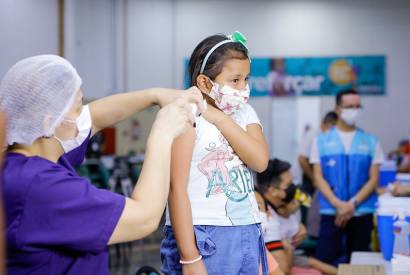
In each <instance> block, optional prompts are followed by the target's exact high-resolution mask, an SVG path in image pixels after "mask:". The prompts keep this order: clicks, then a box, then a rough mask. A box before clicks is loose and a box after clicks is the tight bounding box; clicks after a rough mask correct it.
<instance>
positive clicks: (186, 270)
mask: <svg viewBox="0 0 410 275" xmlns="http://www.w3.org/2000/svg"><path fill="white" fill-rule="evenodd" d="M182 274H183V275H208V272H207V271H206V267H205V264H204V262H203V261H202V260H200V261H198V262H195V263H193V264H185V265H182Z"/></svg>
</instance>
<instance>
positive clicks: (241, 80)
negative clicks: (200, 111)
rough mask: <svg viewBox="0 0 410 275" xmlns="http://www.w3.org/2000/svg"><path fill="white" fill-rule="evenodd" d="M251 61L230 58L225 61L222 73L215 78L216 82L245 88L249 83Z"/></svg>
mask: <svg viewBox="0 0 410 275" xmlns="http://www.w3.org/2000/svg"><path fill="white" fill-rule="evenodd" d="M250 67H251V66H250V63H249V60H248V59H247V58H246V59H229V60H227V61H225V63H224V66H223V68H222V71H221V73H220V74H219V75H218V76H217V77H216V78H215V82H216V83H218V84H222V85H228V86H230V87H232V88H234V89H236V90H244V89H245V88H246V85H247V84H248V80H249V74H250V71H251V70H250Z"/></svg>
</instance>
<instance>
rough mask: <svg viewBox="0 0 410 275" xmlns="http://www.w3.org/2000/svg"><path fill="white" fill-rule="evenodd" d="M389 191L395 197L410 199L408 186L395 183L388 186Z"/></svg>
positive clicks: (409, 185)
mask: <svg viewBox="0 0 410 275" xmlns="http://www.w3.org/2000/svg"><path fill="white" fill-rule="evenodd" d="M389 191H390V193H391V194H392V195H393V196H395V197H410V184H404V183H401V182H399V181H396V182H395V183H393V184H391V185H390V186H389Z"/></svg>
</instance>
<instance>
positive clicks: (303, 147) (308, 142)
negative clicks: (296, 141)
mask: <svg viewBox="0 0 410 275" xmlns="http://www.w3.org/2000/svg"><path fill="white" fill-rule="evenodd" d="M318 133H319V131H318V130H314V129H311V130H309V131H308V132H307V133H306V134H305V135H304V136H303V137H302V139H301V141H300V145H299V155H302V156H304V157H307V158H309V156H310V152H311V151H312V144H313V140H314V139H315V137H316V136H317V135H318Z"/></svg>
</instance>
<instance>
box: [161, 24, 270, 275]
mask: <svg viewBox="0 0 410 275" xmlns="http://www.w3.org/2000/svg"><path fill="white" fill-rule="evenodd" d="M189 73H190V78H191V84H192V85H194V86H197V87H198V88H199V89H200V90H201V91H202V93H203V95H204V97H205V98H206V101H207V103H208V108H207V110H206V112H205V113H204V114H203V116H200V117H198V118H197V119H196V127H195V128H191V130H190V131H188V132H187V133H186V134H184V135H183V136H180V137H179V138H178V140H176V141H175V142H174V144H173V148H172V160H171V161H172V162H171V191H170V195H169V200H168V206H169V209H168V212H167V219H166V227H165V239H164V240H163V242H162V244H161V258H162V263H163V266H162V271H163V272H164V273H165V274H181V272H182V273H183V274H184V275H186V274H196V275H197V274H224V275H230V274H258V273H259V270H258V267H259V265H260V264H262V267H263V270H264V271H265V272H266V253H265V248H264V242H263V237H262V235H261V227H260V219H259V213H258V205H257V202H256V199H255V195H254V192H253V191H254V184H253V180H252V176H251V172H250V169H253V170H255V171H259V172H261V171H264V170H265V169H266V167H267V163H268V157H269V156H268V147H267V145H266V142H265V139H264V136H263V133H262V127H261V125H260V122H259V119H258V116H257V115H256V113H255V111H254V110H253V109H252V107H251V106H250V105H248V104H247V101H248V99H249V86H248V79H249V73H250V60H249V56H248V49H247V47H246V38H245V37H244V36H243V35H242V34H240V33H239V32H235V33H234V34H233V35H231V36H225V35H213V36H210V37H208V38H206V39H204V40H203V41H202V42H201V43H199V45H198V46H197V47H196V48H195V50H194V52H193V53H192V55H191V58H190V61H189ZM248 167H249V168H250V169H249V168H248ZM171 224H172V227H171V226H170V225H171ZM264 274H265V273H264Z"/></svg>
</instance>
